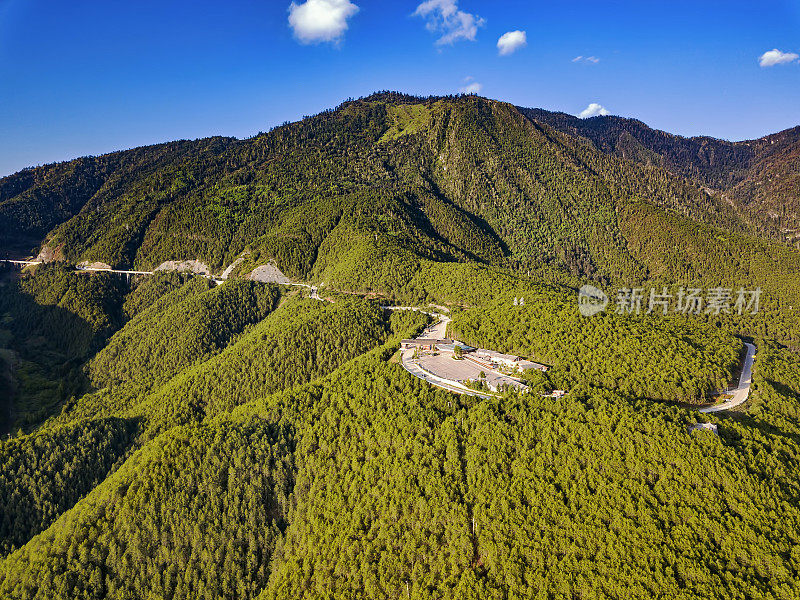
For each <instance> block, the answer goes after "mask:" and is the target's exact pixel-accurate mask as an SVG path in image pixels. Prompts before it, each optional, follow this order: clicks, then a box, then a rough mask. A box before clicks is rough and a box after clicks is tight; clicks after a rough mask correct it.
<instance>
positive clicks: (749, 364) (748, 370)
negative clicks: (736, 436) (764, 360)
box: [700, 342, 756, 413]
mask: <svg viewBox="0 0 800 600" xmlns="http://www.w3.org/2000/svg"><path fill="white" fill-rule="evenodd" d="M744 345H745V346H746V347H747V355H746V356H745V357H744V365H743V366H742V374H741V375H740V376H739V385H738V386H737V388H736V389H735V390H734V391H733V397H732V398H731V399H730V400H726V401H725V402H723V403H721V404H714V405H713V406H706V407H705V408H701V409H700V412H701V413H714V412H720V411H722V410H730V409H732V408H736V407H737V406H739V405H741V404H743V403H744V402H745V400H747V397H748V396H749V395H750V385H751V384H752V382H753V361H754V359H755V356H756V347H755V345H754V344H751V343H749V342H745V344H744Z"/></svg>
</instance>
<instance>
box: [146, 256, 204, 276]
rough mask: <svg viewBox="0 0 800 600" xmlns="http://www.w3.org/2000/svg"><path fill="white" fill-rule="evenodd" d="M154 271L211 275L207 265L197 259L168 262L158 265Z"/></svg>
mask: <svg viewBox="0 0 800 600" xmlns="http://www.w3.org/2000/svg"><path fill="white" fill-rule="evenodd" d="M156 271H181V272H184V273H185V272H189V273H195V274H197V275H211V269H209V268H208V265H206V264H204V263H201V262H200V261H199V260H197V259H192V260H168V261H165V262H163V263H161V264H160V265H158V266H157V267H156Z"/></svg>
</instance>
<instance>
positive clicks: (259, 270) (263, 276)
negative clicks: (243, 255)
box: [247, 263, 294, 284]
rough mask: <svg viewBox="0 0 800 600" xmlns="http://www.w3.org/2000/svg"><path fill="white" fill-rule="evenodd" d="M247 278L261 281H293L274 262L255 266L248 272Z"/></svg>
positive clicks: (285, 282)
mask: <svg viewBox="0 0 800 600" xmlns="http://www.w3.org/2000/svg"><path fill="white" fill-rule="evenodd" d="M247 279H250V280H252V281H260V282H261V283H283V284H288V283H294V282H293V281H292V280H291V279H289V278H288V277H286V275H284V274H283V273H282V272H281V270H280V269H279V268H278V267H277V265H275V264H274V263H269V264H266V265H261V266H260V267H256V268H255V269H253V270H252V271H251V272H250V274H249V275H248V276H247Z"/></svg>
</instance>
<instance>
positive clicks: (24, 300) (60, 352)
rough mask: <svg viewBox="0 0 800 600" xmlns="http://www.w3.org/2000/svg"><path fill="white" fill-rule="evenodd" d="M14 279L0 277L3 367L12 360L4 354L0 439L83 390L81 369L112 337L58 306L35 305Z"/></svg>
mask: <svg viewBox="0 0 800 600" xmlns="http://www.w3.org/2000/svg"><path fill="white" fill-rule="evenodd" d="M15 280H16V278H13V277H9V276H7V275H4V276H2V277H0V330H5V331H6V332H7V333H6V334H5V336H3V337H5V340H4V339H3V337H0V349H1V348H2V347H3V345H4V346H5V349H6V350H7V352H6V353H5V354H6V361H5V362H9V360H8V358H9V356H11V355H12V353H11V352H8V351H13V356H14V359H13V360H12V361H10V362H11V363H12V364H11V365H10V366H11V369H10V375H11V377H10V379H9V377H8V376H7V377H6V381H5V382H4V381H3V380H2V372H0V393H2V395H3V396H4V398H3V399H0V432H2V433H4V434H5V433H8V432H10V431H11V430H12V429H16V428H18V427H22V428H23V429H25V430H27V429H29V428H31V427H32V426H35V425H37V424H38V423H41V422H42V421H44V420H46V419H47V418H48V417H51V416H53V415H54V414H57V412H58V411H59V410H60V408H61V406H62V405H63V404H64V403H65V402H66V401H68V400H69V399H70V398H72V397H73V396H79V395H81V394H83V393H84V392H85V391H86V390H88V380H87V378H86V376H85V374H84V373H83V369H82V365H83V364H84V363H85V362H86V361H87V360H88V359H89V358H90V357H91V356H92V354H94V353H95V352H97V351H98V350H99V349H100V348H101V347H102V345H103V342H104V341H105V340H106V339H107V337H108V336H109V335H110V334H111V333H112V332H111V331H108V332H103V333H96V332H95V331H94V330H93V328H92V326H91V325H90V324H89V323H88V322H87V321H86V320H84V319H83V318H81V317H79V316H78V315H75V314H74V313H71V312H69V311H68V310H66V309H64V308H61V307H59V306H52V305H41V304H37V303H36V302H35V301H34V299H33V298H31V297H30V296H28V295H27V294H25V293H23V292H22V291H20V289H19V288H18V287H17V285H16V281H15ZM3 342H4V343H3ZM6 373H9V370H8V369H7V370H6ZM4 383H5V385H4ZM12 392H13V393H12ZM3 400H5V402H3Z"/></svg>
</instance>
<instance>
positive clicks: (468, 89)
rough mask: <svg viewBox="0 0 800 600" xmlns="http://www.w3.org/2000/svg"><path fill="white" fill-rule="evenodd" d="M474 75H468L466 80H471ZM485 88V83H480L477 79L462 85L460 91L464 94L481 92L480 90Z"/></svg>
mask: <svg viewBox="0 0 800 600" xmlns="http://www.w3.org/2000/svg"><path fill="white" fill-rule="evenodd" d="M471 79H472V77H467V78H466V79H465V80H464V81H465V82H466V81H469V80H471ZM482 89H483V85H481V84H480V83H478V82H477V81H473V82H472V83H467V85H465V86H463V87H461V88H460V89H459V90H458V91H459V92H461V93H462V94H479V93H480V91H481V90H482Z"/></svg>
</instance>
